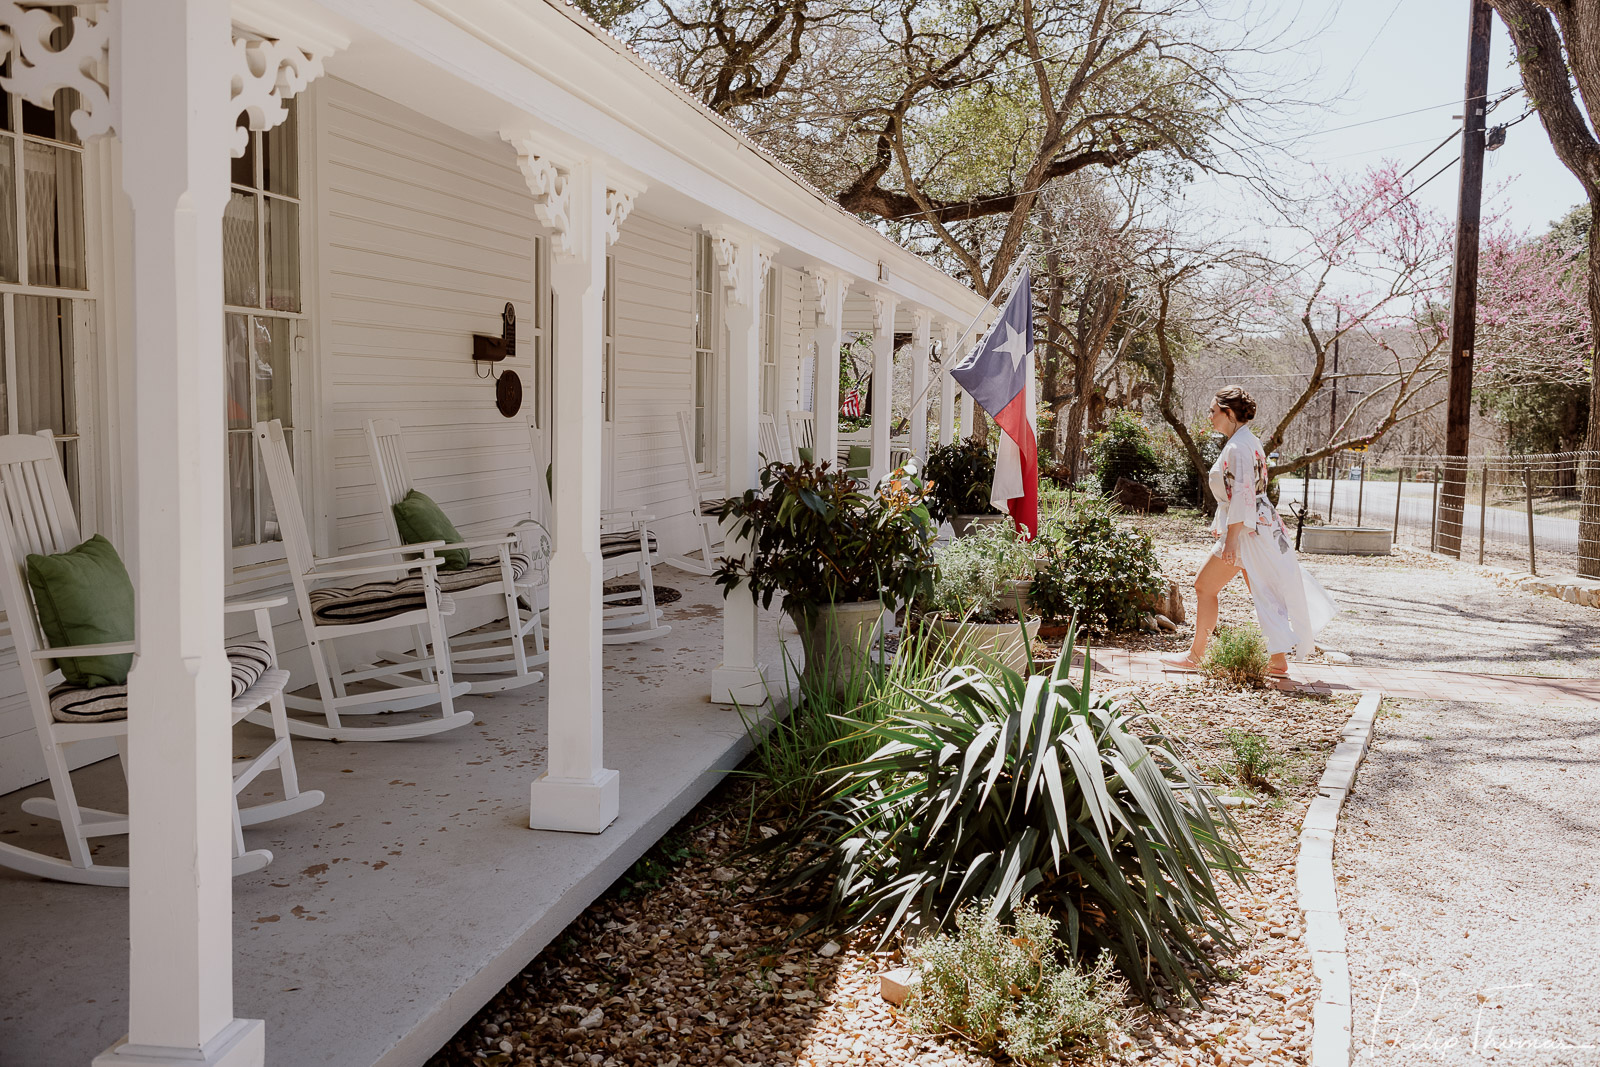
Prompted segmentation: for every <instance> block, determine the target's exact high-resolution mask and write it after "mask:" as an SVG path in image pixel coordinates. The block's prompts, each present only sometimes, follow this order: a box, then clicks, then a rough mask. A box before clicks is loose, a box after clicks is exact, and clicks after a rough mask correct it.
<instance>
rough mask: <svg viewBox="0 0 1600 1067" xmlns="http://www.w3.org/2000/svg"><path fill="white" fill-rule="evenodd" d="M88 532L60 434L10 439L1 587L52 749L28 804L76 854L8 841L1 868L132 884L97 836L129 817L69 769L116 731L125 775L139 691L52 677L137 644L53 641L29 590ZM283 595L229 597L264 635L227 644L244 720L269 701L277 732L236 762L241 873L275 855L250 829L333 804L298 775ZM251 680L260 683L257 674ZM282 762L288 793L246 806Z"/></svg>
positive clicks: (2, 443)
mask: <svg viewBox="0 0 1600 1067" xmlns="http://www.w3.org/2000/svg"><path fill="white" fill-rule="evenodd" d="M81 540H82V537H81V535H80V532H79V529H78V520H77V517H76V516H75V515H74V514H73V511H72V499H71V497H70V496H68V494H67V485H66V480H65V478H64V477H63V476H62V473H61V464H60V461H59V459H58V456H57V453H56V445H55V442H54V441H53V440H52V438H51V436H50V434H49V431H45V432H43V433H41V434H39V435H37V436H34V435H13V436H9V437H0V595H3V599H4V604H5V611H6V618H7V619H8V620H9V622H10V625H11V634H12V638H13V640H14V641H15V642H16V652H17V660H18V665H19V669H20V670H21V672H22V682H23V688H24V690H25V691H26V692H27V696H28V704H29V706H30V707H31V709H32V711H33V722H34V732H35V733H36V734H37V735H38V738H39V745H40V748H41V749H42V750H43V754H44V763H45V768H46V770H47V771H48V773H49V780H50V791H51V796H49V797H32V798H30V799H28V800H24V801H23V802H22V810H23V811H26V812H28V813H29V814H30V815H37V816H39V817H41V818H46V819H53V820H55V821H57V822H59V823H60V824H61V831H62V833H63V834H64V835H65V837H66V840H67V855H68V859H65V860H63V859H59V858H57V857H55V856H49V855H46V854H44V853H42V852H36V851H34V850H32V849H27V848H21V847H19V846H17V845H13V844H9V843H3V842H0V866H4V867H9V868H11V869H12V870H17V871H21V872H23V873H24V874H30V875H33V876H35V877H38V878H51V879H55V880H56V881H61V882H77V883H80V884H83V885H103V886H120V887H124V888H125V887H126V886H127V885H128V868H126V867H120V866H111V865H108V864H98V863H96V862H95V861H94V856H93V849H92V848H91V846H90V844H89V839H90V838H94V837H108V836H113V835H120V834H126V833H127V832H128V816H127V815H126V814H123V813H120V812H114V811H103V810H100V809H97V808H88V807H84V806H83V805H81V804H79V803H78V797H77V792H76V791H75V790H74V788H73V784H72V773H71V771H70V770H69V769H68V763H67V750H68V748H69V747H70V746H72V745H74V744H78V743H80V742H84V741H95V740H99V739H102V738H115V739H116V744H117V754H118V756H119V757H120V759H121V761H122V764H123V770H124V774H126V770H127V759H128V689H127V687H126V686H120V685H119V686H101V687H97V688H89V689H85V688H79V687H74V686H68V685H66V684H65V683H61V684H56V685H52V684H51V682H52V679H53V678H54V679H56V680H57V681H59V678H58V677H57V675H56V669H55V662H54V661H55V660H56V659H59V658H61V657H63V656H73V655H119V654H122V653H127V652H133V651H135V649H136V647H137V646H136V644H135V642H132V641H130V642H125V643H115V644H109V645H93V646H77V647H70V648H49V647H47V644H46V642H45V639H44V635H43V634H42V633H41V631H40V629H39V624H38V615H37V613H36V612H35V610H34V604H33V598H32V597H31V595H30V594H29V590H28V578H27V557H28V555H29V554H30V553H39V554H44V555H51V554H55V553H59V552H66V551H68V550H70V549H72V548H73V547H75V546H76V545H78V544H79V543H80V542H81ZM284 603H287V601H286V600H285V599H283V598H281V597H280V598H277V599H269V600H256V601H253V602H249V603H234V604H228V605H224V608H225V610H227V611H229V612H243V611H248V612H251V613H252V614H254V616H255V622H256V634H257V637H258V639H259V641H258V642H255V643H248V644H246V643H235V644H232V645H230V646H228V652H229V660H230V662H231V663H232V664H233V665H234V667H235V672H234V673H235V677H236V678H238V679H239V684H240V685H242V686H244V688H243V691H242V692H240V693H239V694H238V695H236V696H235V697H233V699H232V709H231V714H232V718H233V722H234V723H238V722H239V721H240V720H241V719H243V718H245V716H246V715H247V714H249V713H250V712H253V711H255V710H256V709H258V708H260V707H261V706H262V705H264V704H265V705H269V706H270V707H271V712H270V715H269V717H268V719H267V722H268V724H269V725H270V726H272V727H273V733H274V735H275V736H274V738H273V740H272V743H271V744H269V745H268V746H267V747H266V748H265V749H263V750H262V751H261V752H260V754H258V755H256V756H254V757H252V758H251V759H249V760H245V761H239V762H237V763H236V764H235V766H234V767H233V797H234V799H233V873H234V874H236V875H238V874H246V873H249V872H251V871H259V870H261V868H263V867H265V866H266V865H267V864H268V863H271V862H272V853H271V852H269V851H267V850H266V849H253V850H248V851H247V850H246V849H245V846H244V831H243V827H245V826H253V825H255V824H256V823H261V822H266V821H268V820H271V819H279V818H283V817H284V816H286V815H293V814H295V813H297V812H301V811H305V810H306V809H308V808H314V807H316V806H317V805H318V804H321V803H322V800H323V795H322V792H321V790H317V789H308V790H304V791H302V790H301V789H300V781H299V777H298V775H297V774H296V772H295V765H294V749H293V747H292V746H291V742H290V737H289V722H288V720H289V716H288V713H287V711H286V709H285V708H284V703H283V689H284V686H285V685H286V684H287V683H288V681H289V672H288V671H285V670H279V669H278V668H277V649H276V648H275V647H274V645H273V641H272V622H271V620H270V619H269V618H268V609H269V608H271V607H274V606H276V605H279V604H284ZM252 676H254V681H253V682H250V681H249V679H250V677H252ZM246 683H248V684H246ZM274 767H275V768H276V769H277V770H278V773H279V775H280V776H281V777H282V780H283V797H282V799H280V800H276V801H273V802H270V803H265V804H258V805H254V806H252V807H247V808H244V809H242V810H241V809H240V807H239V799H238V798H239V793H240V792H241V791H242V790H243V789H244V788H245V787H246V786H247V785H249V784H250V783H251V782H253V781H255V779H256V778H258V777H259V776H260V775H261V774H262V773H263V772H264V771H268V770H271V769H273V768H274Z"/></svg>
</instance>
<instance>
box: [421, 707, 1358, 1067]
mask: <svg viewBox="0 0 1600 1067" xmlns="http://www.w3.org/2000/svg"><path fill="white" fill-rule="evenodd" d="M1115 692H1118V693H1122V694H1127V695H1136V696H1139V697H1140V698H1141V699H1143V700H1144V701H1145V703H1146V706H1147V707H1149V708H1150V709H1151V710H1152V711H1153V712H1156V713H1157V714H1159V715H1160V717H1161V718H1162V719H1163V720H1164V721H1165V723H1166V724H1167V725H1168V727H1169V728H1170V729H1171V731H1173V732H1174V733H1175V734H1176V735H1177V736H1179V737H1181V739H1182V743H1183V745H1184V746H1185V751H1186V753H1187V755H1188V757H1189V758H1190V759H1191V760H1192V761H1193V762H1194V763H1195V764H1196V765H1197V766H1199V767H1202V768H1204V769H1205V770H1206V772H1207V773H1208V774H1209V775H1210V776H1211V777H1212V778H1213V779H1214V780H1215V781H1216V782H1217V783H1218V785H1219V786H1224V787H1226V786H1230V785H1232V782H1231V779H1230V776H1229V771H1228V763H1229V760H1230V756H1229V749H1228V744H1227V731H1228V730H1229V729H1241V730H1249V731H1251V732H1256V733H1260V734H1262V735H1264V736H1265V737H1266V738H1267V739H1268V742H1269V744H1270V746H1271V748H1272V750H1273V752H1274V753H1275V754H1276V755H1277V757H1278V758H1279V759H1280V760H1281V761H1282V762H1281V766H1280V767H1279V769H1278V770H1277V771H1275V772H1274V773H1273V774H1272V780H1273V781H1274V782H1275V783H1276V787H1277V790H1278V792H1277V794H1276V795H1275V796H1272V795H1265V796H1264V797H1263V800H1264V803H1262V804H1261V805H1260V806H1259V807H1254V808H1249V807H1246V808H1240V809H1237V816H1238V823H1239V827H1240V832H1241V835H1242V839H1243V843H1244V846H1245V853H1246V855H1247V857H1248V859H1249V860H1250V862H1251V864H1252V865H1253V867H1254V868H1255V871H1256V873H1255V875H1253V876H1252V878H1251V879H1250V882H1249V884H1248V885H1246V886H1243V887H1239V886H1232V885H1227V886H1225V888H1224V897H1225V900H1226V903H1227V905H1228V907H1229V908H1230V910H1231V911H1233V913H1234V914H1235V915H1237V916H1238V917H1239V918H1240V919H1241V920H1242V921H1243V926H1242V928H1241V935H1240V936H1241V944H1240V946H1239V948H1238V949H1237V950H1236V951H1235V952H1234V953H1232V954H1231V955H1230V956H1227V957H1226V958H1224V959H1221V960H1219V962H1220V963H1222V964H1223V965H1224V966H1225V967H1226V968H1227V971H1226V973H1227V975H1228V979H1227V980H1224V981H1220V982H1217V983H1215V984H1213V985H1212V986H1211V987H1210V988H1209V989H1208V990H1206V992H1205V996H1204V1008H1203V1009H1199V1010H1196V1009H1192V1008H1188V1007H1185V1008H1173V1009H1171V1010H1169V1011H1168V1012H1166V1013H1165V1014H1161V1015H1158V1016H1156V1017H1155V1018H1149V1017H1147V1016H1145V1015H1144V1014H1143V1013H1142V1012H1135V1013H1134V1017H1133V1018H1131V1019H1130V1023H1129V1027H1128V1029H1127V1031H1126V1032H1125V1033H1124V1034H1123V1035H1122V1036H1121V1046H1120V1049H1119V1053H1118V1055H1119V1059H1120V1060H1121V1061H1122V1062H1125V1063H1141V1064H1165V1065H1173V1067H1177V1065H1187V1067H1199V1065H1200V1064H1207V1065H1212V1064H1225V1065H1231V1064H1241V1065H1246V1064H1252V1063H1262V1064H1274V1065H1287V1064H1304V1063H1305V1062H1306V1050H1307V1048H1308V1047H1309V1037H1310V1030H1309V1026H1310V1021H1309V1016H1310V1006H1311V1003H1312V1001H1313V1000H1314V998H1315V994H1316V984H1315V979H1314V978H1313V977H1312V974H1311V968H1310V961H1309V958H1308V957H1307V955H1306V952H1305V950H1304V948H1303V946H1302V944H1301V942H1300V937H1301V926H1300V920H1299V912H1298V910H1297V909H1296V907H1295V897H1294V869H1293V868H1294V844H1295V837H1296V833H1297V831H1298V825H1299V821H1300V819H1301V818H1302V817H1303V814H1304V811H1305V807H1306V804H1307V803H1309V799H1310V797H1311V795H1312V794H1313V792H1314V791H1315V783H1316V781H1317V778H1318V776H1319V775H1320V774H1321V770H1322V766H1323V764H1324V762H1325V761H1326V758H1327V754H1328V752H1329V751H1330V750H1331V748H1332V746H1333V744H1334V741H1335V738H1336V735H1337V732H1338V728H1339V727H1340V726H1341V725H1342V724H1343V723H1344V721H1345V719H1346V718H1347V717H1348V716H1349V713H1350V707H1351V704H1352V703H1353V701H1352V700H1351V699H1345V698H1338V699H1319V698H1314V697H1297V696H1292V695H1288V694H1284V693H1279V692H1239V691H1234V690H1229V689H1225V688H1222V687H1218V686H1213V685H1210V684H1208V683H1199V684H1193V685H1186V686H1180V687H1172V686H1159V687H1158V686H1149V685H1146V686H1124V687H1121V688H1120V689H1118V690H1115ZM748 819H749V808H748V794H747V792H746V787H745V786H744V785H743V784H742V783H739V782H737V781H736V782H731V783H729V784H727V785H725V786H724V787H722V788H721V789H719V790H718V791H717V792H716V793H714V794H713V796H712V797H711V798H709V799H708V800H707V801H706V802H705V803H703V804H702V805H701V806H700V807H699V808H697V809H696V811H695V812H693V813H691V815H690V816H689V817H688V818H687V819H685V820H684V822H683V823H681V824H680V825H679V826H678V827H677V828H676V829H675V830H674V831H673V832H672V833H671V834H669V835H668V836H667V837H666V838H664V839H663V841H662V842H661V843H660V844H658V845H657V846H656V847H655V848H654V849H652V851H651V853H650V854H649V855H648V856H647V857H646V859H645V860H643V861H641V862H640V864H638V865H636V866H635V868H634V869H633V870H632V871H631V872H630V873H629V875H628V876H627V877H626V878H624V879H623V880H622V881H621V882H619V883H618V884H617V885H616V886H613V887H612V889H611V891H610V892H608V893H607V895H606V896H604V897H602V898H601V899H600V900H599V901H597V902H596V903H595V904H594V905H592V906H591V907H590V908H588V909H587V910H586V911H585V912H584V914H583V915H582V916H580V917H579V918H578V920H577V921H575V922H574V923H573V924H572V926H570V927H569V928H568V929H567V931H566V932H565V934H564V936H563V937H562V938H561V939H560V940H559V941H558V942H557V943H556V944H555V945H552V946H551V947H550V948H548V949H547V950H546V951H545V952H544V953H542V954H541V955H540V956H539V958H538V959H536V960H535V961H534V962H533V963H532V964H531V965H530V966H529V967H528V969H527V970H526V971H524V972H523V974H522V975H520V976H519V977H518V978H516V979H514V980H513V981H512V982H511V983H510V985H508V986H507V987H506V989H505V991H504V992H503V993H501V995H500V996H499V997H497V998H496V999H495V1000H494V1001H493V1002H491V1003H490V1004H489V1005H488V1006H487V1007H485V1008H484V1010H483V1011H482V1012H481V1013H480V1014H479V1016H478V1017H477V1018H476V1019H474V1020H473V1021H472V1022H471V1023H469V1024H468V1025H467V1026H466V1027H464V1028H462V1030H461V1031H460V1032H459V1033H458V1034H457V1035H456V1037H455V1038H454V1039H453V1040H452V1041H451V1042H450V1043H449V1044H448V1045H447V1046H446V1047H445V1048H443V1049H441V1050H440V1051H439V1053H438V1054H437V1055H436V1056H435V1057H434V1058H433V1059H432V1060H431V1061H430V1067H458V1065H466V1064H497V1065H499V1064H505V1065H510V1064H517V1065H526V1064H540V1065H544V1064H550V1065H554V1064H590V1065H593V1067H618V1065H622V1064H652V1065H655V1064H661V1065H673V1067H677V1065H685V1067H687V1065H690V1064H707V1065H710V1064H725V1065H728V1067H735V1065H740V1064H795V1065H801V1067H822V1065H832V1064H851V1065H854V1064H866V1063H870V1064H881V1065H886V1067H911V1065H913V1064H915V1065H917V1067H975V1065H984V1067H987V1065H989V1064H990V1063H991V1061H990V1060H988V1059H987V1058H981V1057H975V1056H972V1055H970V1054H968V1053H966V1052H964V1051H963V1050H962V1049H961V1048H959V1047H958V1046H955V1045H952V1044H950V1043H947V1042H945V1041H943V1040H941V1039H939V1038H938V1037H936V1036H932V1035H926V1034H919V1033H915V1032H913V1030H912V1029H911V1028H910V1026H909V1025H908V1023H907V1021H906V1019H905V1017H904V1016H902V1015H901V1014H900V1013H899V1012H898V1011H897V1010H896V1009H894V1008H891V1007H890V1006H889V1005H888V1004H887V1003H885V1002H884V1001H883V1000H882V999H881V998H880V997H879V996H878V980H877V976H878V974H879V973H881V972H882V971H884V970H887V969H889V968H891V967H893V966H895V965H897V963H898V956H897V955H896V954H895V953H893V952H889V953H882V954H874V953H873V952H872V951H871V944H870V942H869V941H863V942H862V943H860V944H854V943H850V942H849V941H848V940H847V939H844V938H842V937H841V938H840V941H841V942H844V943H843V944H839V943H837V942H836V943H833V944H829V937H828V935H826V934H819V935H817V936H813V937H811V938H808V939H806V940H803V941H799V942H790V941H788V940H787V934H788V931H789V930H791V929H792V928H793V927H794V926H795V925H796V924H797V922H798V921H800V919H801V918H802V917H801V916H798V915H796V914H795V913H794V912H792V911H790V910H786V909H785V908H783V907H781V906H778V905H777V904H775V903H774V902H771V901H765V900H762V899H760V896H759V894H758V893H757V892H756V891H755V886H754V884H753V881H752V877H751V873H750V872H749V871H747V870H746V869H744V868H743V867H742V866H741V863H740V860H739V856H738V853H739V849H740V847H741V846H742V845H743V843H744V841H745V840H746V836H745V835H746V832H747V827H749V826H750V823H749V822H748ZM759 825H760V823H759V820H758V821H757V823H756V826H757V827H758V828H759Z"/></svg>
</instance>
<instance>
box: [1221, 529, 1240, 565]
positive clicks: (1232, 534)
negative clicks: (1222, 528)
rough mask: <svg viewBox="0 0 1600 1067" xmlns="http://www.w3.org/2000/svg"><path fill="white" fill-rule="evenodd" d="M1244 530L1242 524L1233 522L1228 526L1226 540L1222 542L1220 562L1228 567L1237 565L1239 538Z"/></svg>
mask: <svg viewBox="0 0 1600 1067" xmlns="http://www.w3.org/2000/svg"><path fill="white" fill-rule="evenodd" d="M1243 529H1244V523H1242V522H1235V523H1231V524H1230V525H1229V526H1228V537H1227V540H1225V541H1223V542H1222V562H1224V563H1226V564H1227V565H1228V566H1230V567H1237V566H1238V565H1239V537H1240V531H1241V530H1243Z"/></svg>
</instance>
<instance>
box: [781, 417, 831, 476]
mask: <svg viewBox="0 0 1600 1067" xmlns="http://www.w3.org/2000/svg"><path fill="white" fill-rule="evenodd" d="M789 443H790V444H791V445H792V446H794V454H795V458H796V459H798V458H799V457H800V450H801V449H802V448H804V449H806V450H807V451H809V452H810V453H811V459H812V461H813V462H815V463H820V462H822V461H823V460H825V459H829V458H831V457H829V456H819V455H817V416H816V415H815V414H813V413H812V412H809V411H791V412H789Z"/></svg>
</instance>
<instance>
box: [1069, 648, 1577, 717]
mask: <svg viewBox="0 0 1600 1067" xmlns="http://www.w3.org/2000/svg"><path fill="white" fill-rule="evenodd" d="M1172 654H1173V653H1160V652H1132V651H1129V650H1128V649H1125V648H1097V649H1093V650H1092V651H1091V652H1090V655H1091V656H1093V658H1094V669H1095V670H1096V671H1098V672H1101V673H1103V674H1105V675H1107V676H1109V677H1112V678H1126V679H1128V680H1130V681H1137V682H1160V681H1168V682H1179V681H1182V680H1183V679H1184V678H1193V677H1197V676H1196V675H1194V674H1193V673H1192V672H1184V671H1178V670H1173V669H1172V668H1170V667H1167V666H1165V665H1164V664H1163V663H1162V662H1161V657H1162V656H1163V655H1172ZM1078 662H1079V664H1080V665H1081V663H1082V659H1081V657H1080V659H1079V661H1078ZM1285 687H1286V688H1287V687H1292V688H1294V689H1298V690H1300V691H1301V692H1306V693H1340V692H1351V691H1355V690H1360V689H1381V690H1383V692H1384V695H1386V696H1391V697H1405V698H1410V699H1419V700H1477V701H1481V700H1493V701H1500V700H1518V701H1525V702H1527V703H1533V704H1561V705H1569V706H1578V707H1593V708H1600V680H1596V679H1594V678H1542V677H1538V676H1534V675H1523V674H1465V673H1462V672H1458V671H1430V670H1404V669H1401V668H1398V667H1360V666H1354V665H1350V666H1342V665H1339V664H1331V663H1291V664H1290V665H1289V681H1288V683H1285Z"/></svg>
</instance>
